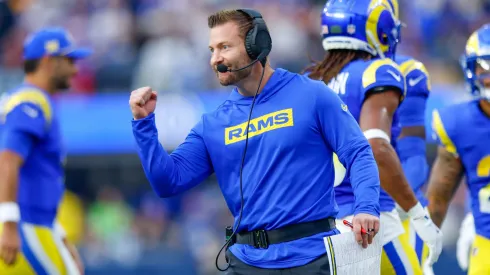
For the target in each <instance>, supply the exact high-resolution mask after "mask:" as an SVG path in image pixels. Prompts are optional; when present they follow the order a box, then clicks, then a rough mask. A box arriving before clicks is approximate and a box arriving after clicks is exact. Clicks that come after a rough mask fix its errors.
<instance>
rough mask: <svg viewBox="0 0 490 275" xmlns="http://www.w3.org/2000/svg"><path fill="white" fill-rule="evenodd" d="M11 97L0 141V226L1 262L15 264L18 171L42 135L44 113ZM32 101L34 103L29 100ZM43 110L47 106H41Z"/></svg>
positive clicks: (38, 108)
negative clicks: (1, 225) (0, 227)
mask: <svg viewBox="0 0 490 275" xmlns="http://www.w3.org/2000/svg"><path fill="white" fill-rule="evenodd" d="M23 99H28V98H17V99H16V97H15V96H14V97H13V99H12V101H10V102H14V104H6V107H5V109H6V111H5V112H6V115H5V120H4V124H3V127H2V135H1V138H0V222H2V223H4V227H3V232H2V235H1V237H0V258H2V259H3V260H4V262H5V263H6V264H12V263H14V261H15V259H16V255H17V251H18V250H19V248H20V238H19V233H18V226H17V223H18V222H19V220H20V210H19V206H18V204H17V191H18V185H19V174H20V169H21V167H22V165H23V163H24V160H25V159H27V157H28V156H29V154H30V152H31V150H32V148H33V146H34V144H35V143H36V141H37V140H38V139H40V138H42V137H43V136H44V134H45V130H46V126H47V122H46V118H45V117H46V112H47V111H46V109H47V107H45V108H44V109H43V108H40V107H39V106H38V105H37V104H34V103H32V102H29V103H27V102H23ZM32 101H35V100H32ZM44 106H46V105H44Z"/></svg>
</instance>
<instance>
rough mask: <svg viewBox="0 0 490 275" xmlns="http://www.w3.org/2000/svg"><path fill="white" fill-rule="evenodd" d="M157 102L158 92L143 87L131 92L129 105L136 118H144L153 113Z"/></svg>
mask: <svg viewBox="0 0 490 275" xmlns="http://www.w3.org/2000/svg"><path fill="white" fill-rule="evenodd" d="M156 103H157V92H155V91H153V90H152V89H151V88H150V87H143V88H139V89H136V90H134V91H132V92H131V97H130V98H129V107H130V108H131V112H132V113H133V118H134V119H142V118H145V117H147V116H148V115H149V114H151V113H153V112H154V111H155V108H156Z"/></svg>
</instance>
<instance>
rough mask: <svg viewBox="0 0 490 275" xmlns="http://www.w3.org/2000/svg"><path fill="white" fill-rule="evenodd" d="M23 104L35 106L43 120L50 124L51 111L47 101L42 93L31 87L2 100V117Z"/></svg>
mask: <svg viewBox="0 0 490 275" xmlns="http://www.w3.org/2000/svg"><path fill="white" fill-rule="evenodd" d="M23 103H31V104H34V105H35V106H37V107H38V108H39V109H40V110H41V112H42V114H43V116H44V119H45V120H46V121H47V122H51V119H52V109H51V103H50V101H49V99H48V98H47V96H46V95H45V94H44V93H43V92H41V91H40V90H38V89H35V88H32V87H27V88H23V89H20V90H18V91H16V92H14V93H12V94H11V95H9V96H7V97H6V98H5V99H4V100H2V106H1V114H2V117H4V118H5V117H6V116H7V115H8V114H9V113H10V112H11V111H12V110H14V109H15V107H17V106H19V105H21V104H23Z"/></svg>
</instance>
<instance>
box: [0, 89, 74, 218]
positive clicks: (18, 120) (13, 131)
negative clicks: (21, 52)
mask: <svg viewBox="0 0 490 275" xmlns="http://www.w3.org/2000/svg"><path fill="white" fill-rule="evenodd" d="M0 150H10V151H13V152H15V153H17V154H19V155H20V156H22V157H23V159H24V163H23V166H22V167H21V169H20V175H19V186H18V197H17V201H18V204H19V207H20V214H21V221H23V222H28V223H31V224H36V225H44V226H52V225H53V221H54V219H55V217H56V213H57V208H58V204H59V202H60V200H61V197H62V194H63V192H64V172H63V171H64V169H63V165H64V164H63V163H64V160H65V155H64V150H63V146H62V139H61V131H60V127H59V121H58V118H57V116H56V110H55V109H54V108H53V104H52V101H51V99H50V96H49V95H48V94H47V93H46V92H45V91H43V90H41V89H39V88H37V87H34V86H31V85H25V84H24V85H21V86H20V87H18V88H16V89H14V90H12V91H10V92H8V93H6V94H5V95H4V96H3V97H2V100H1V101H0Z"/></svg>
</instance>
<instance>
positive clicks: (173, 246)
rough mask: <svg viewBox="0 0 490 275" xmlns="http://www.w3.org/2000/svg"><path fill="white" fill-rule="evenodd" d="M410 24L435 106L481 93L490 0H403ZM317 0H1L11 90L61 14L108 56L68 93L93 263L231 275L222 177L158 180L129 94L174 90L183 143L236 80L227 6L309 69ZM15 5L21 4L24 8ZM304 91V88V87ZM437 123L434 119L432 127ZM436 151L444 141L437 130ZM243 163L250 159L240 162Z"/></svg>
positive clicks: (77, 201) (163, 125) (448, 265)
mask: <svg viewBox="0 0 490 275" xmlns="http://www.w3.org/2000/svg"><path fill="white" fill-rule="evenodd" d="M400 2H403V3H401V7H402V8H401V11H402V14H401V17H402V19H403V21H404V22H405V23H406V25H407V26H406V27H405V28H404V29H403V42H402V44H401V46H400V47H399V51H398V52H399V53H404V54H410V55H412V56H414V57H415V58H418V59H419V60H421V61H423V62H424V63H425V64H426V66H427V68H428V70H429V72H430V74H431V80H432V84H433V91H432V94H431V97H430V99H429V103H428V109H429V110H428V112H427V121H429V119H430V113H431V112H430V111H431V110H432V109H433V108H438V107H441V106H444V105H447V104H451V103H453V102H459V101H462V100H467V99H468V98H469V97H468V95H467V94H466V93H465V89H464V85H463V84H464V83H463V79H462V74H461V71H460V69H459V65H458V58H459V55H460V54H461V53H462V51H463V49H464V44H465V41H466V39H467V37H468V36H469V34H470V33H471V32H472V31H473V30H475V29H477V28H478V27H480V26H481V25H482V24H483V23H487V22H485V20H484V19H485V18H487V19H488V18H490V2H489V1H484V0H472V1H467V0H431V1H426V0H412V1H400ZM323 4H324V1H312V0H310V1H306V0H242V1H238V0H43V1H37V0H9V1H6V0H0V18H1V20H0V47H1V54H0V93H3V92H5V91H7V90H8V89H10V88H12V87H14V86H15V85H18V84H19V83H20V82H21V81H22V77H23V75H22V70H21V64H22V63H21V55H22V41H23V39H24V38H25V36H26V34H27V33H29V32H31V31H33V30H35V29H37V28H39V27H42V26H52V25H60V26H63V27H65V28H67V29H69V30H70V31H71V32H72V34H73V36H74V37H75V40H76V41H77V42H78V43H80V44H82V45H87V46H90V47H93V48H94V49H95V54H94V55H93V56H92V57H91V58H90V59H88V60H86V61H83V62H80V63H79V68H80V72H79V75H78V76H77V78H76V80H75V82H74V86H73V88H72V90H71V91H69V92H67V93H64V94H62V95H59V96H58V97H57V100H56V102H57V107H58V108H59V111H60V114H61V119H62V128H63V133H64V137H65V142H66V146H67V150H68V154H69V156H68V162H67V174H66V185H67V188H68V190H69V191H68V192H67V194H66V196H65V198H64V201H63V204H62V208H61V212H60V218H61V220H62V223H63V224H64V225H65V227H66V228H67V231H68V233H69V238H70V239H71V240H72V241H74V242H76V244H77V245H78V247H79V248H80V250H81V253H82V256H83V258H84V261H85V265H86V268H87V274H121V275H124V274H128V275H129V274H144V273H143V272H148V273H147V274H182V275H187V274H205V275H208V274H209V275H210V274H217V272H216V269H215V267H214V258H215V255H216V253H217V251H218V249H219V248H220V247H221V245H222V241H223V239H224V238H223V231H224V230H223V228H224V227H225V226H226V225H228V224H231V221H232V219H231V216H230V214H229V212H228V210H227V208H226V205H225V203H224V200H223V198H222V195H221V194H220V191H219V189H218V188H217V184H216V182H215V179H213V178H210V179H209V180H207V181H206V183H204V184H201V185H200V186H198V187H196V188H194V189H192V190H191V191H189V192H187V193H185V194H183V195H181V196H179V197H175V198H171V199H165V200H162V199H159V198H157V197H156V196H155V195H154V194H153V193H152V191H151V189H150V187H149V184H148V182H147V181H146V179H145V176H144V174H143V172H142V169H141V165H140V163H139V160H138V157H137V156H136V155H135V145H134V139H133V136H132V133H131V125H130V120H131V114H130V111H129V108H128V104H127V102H128V98H129V92H130V91H131V90H132V89H133V88H136V87H140V86H143V85H145V86H146V85H149V86H151V87H153V88H154V89H156V90H157V91H158V92H159V93H160V98H159V101H158V106H157V111H156V115H157V123H158V128H159V130H160V133H159V135H160V139H161V141H162V143H163V144H164V146H165V148H166V149H168V150H169V151H171V150H172V149H173V148H174V147H175V146H176V145H178V144H179V143H180V142H181V141H182V140H183V138H184V137H185V135H186V134H187V133H188V131H189V129H190V128H191V127H192V126H193V124H194V123H195V122H196V121H197V120H198V119H199V117H200V114H201V113H203V112H205V111H208V110H212V109H213V108H215V107H217V106H218V104H219V103H220V102H222V101H223V99H225V98H226V97H227V94H228V92H229V89H223V88H222V87H220V86H219V83H218V82H217V81H216V79H215V76H214V75H213V73H212V71H211V70H210V68H209V65H208V58H209V53H208V49H207V42H208V37H207V35H208V30H207V22H206V17H207V15H208V14H209V13H211V12H213V11H216V10H218V9H222V8H237V7H253V8H257V9H259V10H260V11H261V12H262V13H263V14H264V17H265V19H266V21H267V23H268V25H269V28H270V32H271V35H272V38H273V50H272V54H271V56H270V57H271V62H272V64H273V66H278V67H283V68H286V69H289V70H291V71H295V72H299V71H300V70H301V69H302V68H304V66H305V65H306V64H307V63H308V60H309V59H308V58H309V55H310V56H311V57H313V58H315V59H318V58H321V57H322V54H323V53H322V51H323V50H322V48H321V44H320V35H319V34H320V26H319V14H320V12H321V10H322V5H323ZM12 15H15V16H14V17H12ZM298 92H301V91H298ZM427 127H428V129H430V125H429V124H428V125H427ZM427 140H428V142H429V143H428V148H429V150H428V152H429V154H428V159H429V161H430V162H431V163H432V161H433V158H434V145H433V144H432V143H431V142H432V138H431V135H430V134H428V135H427ZM237 165H238V164H237ZM464 198H465V190H464V185H462V188H460V190H459V191H458V193H457V195H456V198H455V200H454V201H453V203H452V205H451V210H450V212H449V214H448V217H447V220H446V222H445V224H444V227H443V230H444V232H445V249H444V252H443V254H442V256H441V258H440V260H439V262H438V263H437V265H436V267H435V271H436V274H463V273H458V272H459V267H458V266H457V263H456V259H455V250H454V248H455V242H456V240H457V236H458V230H459V223H460V221H461V220H462V218H463V216H464V212H465V207H464V206H465V205H464Z"/></svg>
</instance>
